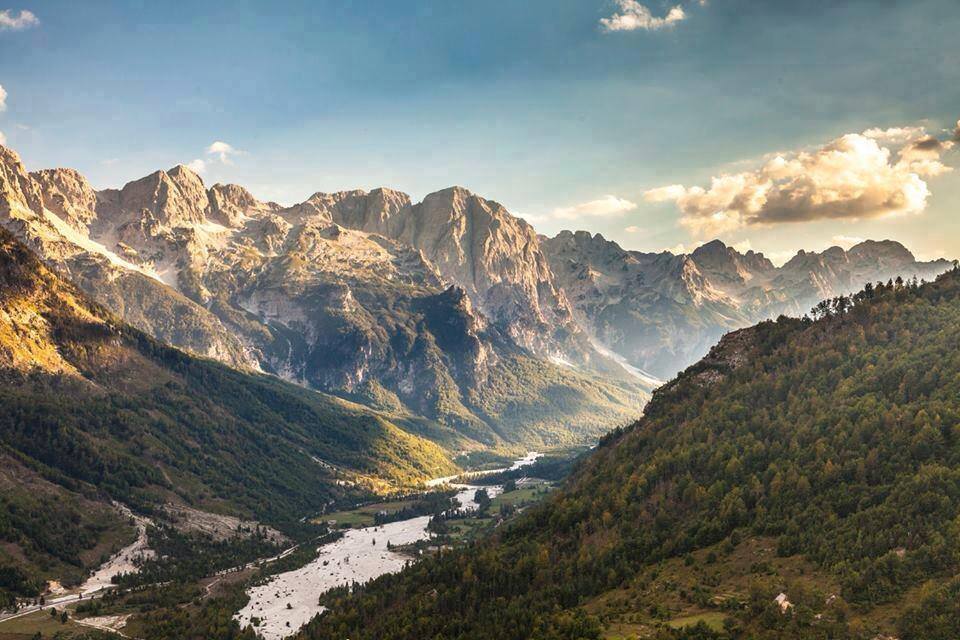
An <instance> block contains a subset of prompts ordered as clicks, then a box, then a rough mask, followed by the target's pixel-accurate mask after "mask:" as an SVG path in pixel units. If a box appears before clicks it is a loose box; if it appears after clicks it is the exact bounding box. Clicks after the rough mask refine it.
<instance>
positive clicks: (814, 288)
mask: <svg viewBox="0 0 960 640" xmlns="http://www.w3.org/2000/svg"><path fill="white" fill-rule="evenodd" d="M541 240H542V241H541V246H542V247H543V250H544V252H545V254H546V256H547V257H548V259H549V260H550V265H551V268H552V269H553V272H554V273H555V275H556V281H557V283H558V284H559V286H560V287H561V288H562V289H563V290H564V292H565V293H566V295H567V298H568V299H569V300H570V302H571V304H572V306H573V309H574V316H575V317H576V319H577V320H578V321H579V322H580V324H581V325H582V326H583V327H584V328H585V329H586V330H587V331H588V332H589V333H590V335H591V336H593V337H594V339H595V340H596V341H597V342H599V343H600V344H601V345H603V346H605V347H606V348H608V349H610V350H612V351H614V352H616V353H619V354H620V355H621V356H623V357H624V358H626V360H627V362H629V363H630V364H631V365H633V366H635V367H638V368H640V369H643V370H646V371H649V372H650V373H651V374H653V375H655V376H659V377H661V378H663V379H669V378H670V377H671V376H673V375H674V374H676V373H677V372H678V371H680V370H681V369H683V368H684V367H686V366H688V365H689V364H691V363H693V362H695V361H696V360H698V359H699V358H700V357H702V356H703V354H705V353H706V352H707V350H708V349H709V347H710V345H712V344H714V343H715V342H716V341H717V340H718V339H719V338H720V336H722V335H723V334H724V333H726V332H727V331H731V330H733V329H739V328H742V327H745V326H749V325H750V324H753V323H755V322H759V321H761V320H768V319H772V318H776V317H777V316H779V315H781V314H786V315H790V316H795V317H799V316H802V315H803V314H805V313H807V311H809V309H810V308H811V307H812V306H813V305H815V304H817V303H818V302H819V301H820V300H823V299H826V298H832V297H835V296H839V295H843V294H847V295H849V294H851V293H853V292H854V291H857V290H859V289H860V288H861V287H863V285H864V284H866V283H867V282H877V281H884V282H886V281H887V280H889V279H893V278H896V277H898V276H899V277H902V278H903V279H906V280H908V279H911V278H913V277H918V278H922V279H926V280H932V279H933V278H935V277H936V276H937V275H938V274H940V273H942V272H944V271H946V270H947V269H949V268H950V263H949V262H948V261H946V260H935V261H932V262H920V261H918V260H917V259H916V258H915V257H914V256H913V254H911V253H910V252H909V251H908V250H907V249H906V248H905V247H904V246H903V245H901V244H899V243H897V242H893V241H890V240H886V241H882V242H874V241H870V240H868V241H865V242H861V243H860V244H857V245H855V246H854V247H852V248H850V249H849V250H847V251H844V250H843V249H841V248H840V247H831V248H829V249H827V250H825V251H823V252H820V253H816V252H805V251H800V252H798V253H797V255H796V256H794V257H793V258H792V259H791V260H789V261H788V262H787V263H786V264H784V265H783V266H782V267H779V268H778V267H775V266H774V265H773V264H772V263H771V262H770V261H769V260H768V259H767V258H765V257H764V256H763V254H761V253H756V252H754V251H747V252H746V253H745V254H743V253H740V252H738V251H737V250H735V249H733V248H732V247H728V246H726V245H724V244H723V243H722V242H720V241H719V240H714V241H712V242H708V243H706V244H704V245H702V246H700V247H698V248H697V249H695V250H694V251H693V252H692V253H690V254H689V255H674V254H671V253H669V252H662V253H642V252H639V251H627V250H625V249H623V248H621V247H620V246H619V245H618V244H616V243H615V242H611V241H609V240H606V239H605V238H604V237H603V236H601V235H600V234H596V235H592V234H590V233H589V232H586V231H577V232H576V233H572V232H569V231H563V232H561V233H559V234H558V235H557V236H556V237H554V238H549V239H548V238H542V239H541Z"/></svg>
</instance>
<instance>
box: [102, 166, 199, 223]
mask: <svg viewBox="0 0 960 640" xmlns="http://www.w3.org/2000/svg"><path fill="white" fill-rule="evenodd" d="M104 196H105V197H101V199H100V203H101V207H99V208H98V210H97V213H98V215H101V214H102V215H103V216H106V217H108V218H110V219H112V220H113V221H116V222H120V221H127V220H131V219H134V220H135V219H139V218H140V217H142V216H143V214H144V213H147V214H148V215H149V216H150V217H152V218H153V219H155V220H156V221H157V222H159V223H160V224H162V225H163V226H165V227H167V228H176V227H185V226H186V227H188V226H192V225H196V224H201V223H203V222H204V221H205V220H206V218H207V215H208V214H209V212H210V202H209V198H208V196H207V191H206V188H205V187H204V185H203V180H202V179H201V178H200V176H198V175H197V174H196V173H194V172H193V171H191V170H190V169H188V168H187V167H185V166H183V165H177V166H176V167H173V168H172V169H170V170H169V171H155V172H154V173H151V174H150V175H148V176H146V177H143V178H140V179H139V180H134V181H133V182H128V183H127V184H126V185H124V187H123V188H122V189H121V190H120V191H119V192H112V191H111V192H106V193H105V194H104Z"/></svg>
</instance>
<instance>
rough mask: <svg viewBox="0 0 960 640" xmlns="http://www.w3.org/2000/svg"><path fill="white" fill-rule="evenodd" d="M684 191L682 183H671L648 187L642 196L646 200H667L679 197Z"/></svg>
mask: <svg viewBox="0 0 960 640" xmlns="http://www.w3.org/2000/svg"><path fill="white" fill-rule="evenodd" d="M686 191H687V190H686V189H685V188H684V186H683V185H682V184H671V185H667V186H666V187H657V188H656V189H650V190H649V191H647V192H646V193H644V194H643V198H644V200H646V201H647V202H669V201H671V200H676V199H677V198H680V197H681V196H683V194H684V193H686Z"/></svg>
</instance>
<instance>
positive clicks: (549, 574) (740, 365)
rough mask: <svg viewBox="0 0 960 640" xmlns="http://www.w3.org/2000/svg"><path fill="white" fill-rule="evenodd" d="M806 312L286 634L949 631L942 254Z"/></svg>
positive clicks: (958, 570)
mask: <svg viewBox="0 0 960 640" xmlns="http://www.w3.org/2000/svg"><path fill="white" fill-rule="evenodd" d="M820 315H822V316H823V317H820V318H819V319H817V320H816V321H810V320H791V319H786V318H782V319H780V320H778V321H777V322H765V323H762V324H760V325H757V326H755V327H753V328H750V329H745V330H741V331H737V332H734V333H731V334H729V335H727V336H726V337H725V338H724V339H723V340H722V341H721V342H720V343H719V344H718V345H717V346H716V347H715V348H714V349H713V350H712V351H711V353H710V355H709V356H708V357H706V358H704V359H703V360H702V361H701V362H699V363H698V364H696V365H694V366H693V367H690V368H689V369H688V370H686V371H685V372H684V373H683V374H682V375H681V376H679V377H678V378H677V379H676V380H675V381H674V382H672V383H670V384H668V385H666V386H665V387H663V388H661V389H660V390H658V391H657V392H656V393H655V395H654V398H653V400H652V401H651V403H650V405H649V406H648V409H647V411H646V414H645V417H644V418H643V419H641V420H640V421H639V422H637V423H636V424H634V425H633V426H632V427H630V428H628V429H626V430H625V431H623V432H621V433H618V434H615V435H613V436H612V437H610V438H608V439H607V440H606V441H605V442H604V443H602V444H601V446H600V447H598V449H597V450H596V452H595V453H594V454H593V455H591V456H590V457H589V458H588V459H587V460H586V461H585V462H584V463H583V464H581V465H580V467H579V468H578V470H577V471H576V472H575V474H574V476H573V477H572V478H571V479H570V480H569V481H568V483H567V486H566V487H565V488H564V489H563V490H561V491H560V492H558V493H557V494H556V495H554V496H553V498H552V499H550V500H548V501H547V503H546V504H544V505H543V506H542V507H540V508H537V509H536V510H534V511H533V512H531V513H529V514H527V515H525V516H524V517H522V518H521V519H520V520H519V521H518V522H517V524H516V525H515V526H512V527H508V528H507V529H506V530H505V531H501V532H499V533H498V534H497V535H495V536H494V537H493V538H492V539H490V540H487V541H485V542H482V543H480V544H478V545H477V546H475V547H472V548H470V549H467V550H464V551H462V552H455V553H451V554H446V555H445V557H444V558H442V559H441V560H439V561H428V562H423V563H420V564H418V565H415V566H414V567H413V568H412V569H410V570H408V571H406V572H404V573H403V574H400V575H397V576H388V577H384V578H381V579H379V580H377V581H375V582H374V583H373V584H372V585H370V586H369V587H367V588H366V589H364V590H362V591H361V592H360V593H359V595H358V596H356V597H353V598H351V597H347V596H343V597H336V598H333V601H332V603H331V606H332V611H331V613H328V614H327V615H325V616H324V617H322V618H320V619H318V620H316V621H314V622H313V623H312V624H311V625H310V627H309V628H308V629H307V630H306V631H305V632H304V633H303V637H307V638H332V637H347V636H349V637H352V638H418V637H420V638H422V637H444V638H460V637H462V638H467V637H469V638H473V639H482V638H501V639H502V638H516V639H518V640H519V639H520V638H592V637H599V636H600V634H601V633H610V634H611V637H622V634H627V635H628V636H629V635H638V636H641V637H651V636H658V637H661V636H662V637H689V638H694V637H696V638H714V637H715V638H720V637H735V638H746V637H751V638H771V639H772V638H787V637H789V638H828V637H829V638H874V637H877V636H878V634H882V635H894V634H896V635H897V636H898V637H901V638H903V639H904V640H919V639H921V638H923V639H929V638H947V637H951V635H950V634H951V633H955V631H956V629H957V626H956V625H957V624H960V616H958V614H957V610H956V607H955V606H953V605H951V604H949V603H950V598H951V597H953V596H952V594H955V593H956V590H957V586H956V585H957V584H958V583H960V535H958V534H960V529H958V527H960V439H958V435H960V434H958V431H957V428H958V427H957V425H958V424H960V400H958V398H960V349H958V347H960V271H957V270H954V271H951V272H950V273H948V274H946V275H944V276H941V277H940V278H939V279H938V280H937V281H936V282H935V283H931V284H927V285H924V286H922V287H913V286H910V285H904V286H901V285H891V286H889V287H888V286H882V287H870V288H868V289H865V290H864V291H863V292H862V293H860V294H858V295H857V296H856V297H855V298H854V299H849V298H843V299H839V300H835V301H834V302H833V303H832V304H831V305H827V306H825V307H823V308H821V311H820ZM780 594H783V597H782V598H780V599H779V600H777V598H778V597H779V596H780ZM724 618H729V622H725V623H724V625H723V626H721V625H720V624H719V622H720V620H723V619H724ZM694 620H708V621H711V622H712V623H713V624H714V625H715V626H714V629H713V630H711V629H709V628H703V627H701V628H699V629H695V630H688V631H673V630H671V626H682V625H683V624H685V623H687V622H688V621H694ZM691 624H692V622H691ZM618 634H620V635H618Z"/></svg>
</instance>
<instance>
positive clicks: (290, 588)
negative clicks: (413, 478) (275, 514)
mask: <svg viewBox="0 0 960 640" xmlns="http://www.w3.org/2000/svg"><path fill="white" fill-rule="evenodd" d="M538 457H539V454H537V453H530V454H527V455H526V456H524V457H523V458H521V459H519V460H517V461H516V462H514V464H513V465H512V466H510V467H506V468H504V469H494V470H489V471H485V472H482V473H483V475H487V474H490V473H496V472H498V471H505V470H508V469H519V468H521V467H523V466H526V465H529V464H532V463H533V462H534V461H535V460H536V459H537V458H538ZM457 477H458V476H451V477H446V478H437V479H435V480H432V481H431V482H429V483H428V486H438V485H442V484H450V483H451V481H452V480H454V479H456V478H457ZM451 486H453V487H455V488H456V489H458V490H459V493H457V496H456V498H457V501H458V502H459V503H460V506H461V508H463V509H467V510H471V509H475V508H476V507H477V503H476V502H475V501H474V499H473V497H474V494H475V493H476V490H477V489H480V488H481V487H476V486H472V485H465V484H454V485H451ZM482 488H484V489H486V490H487V492H488V494H489V495H490V497H491V498H492V497H494V496H496V495H497V494H499V493H500V492H501V491H502V487H500V486H496V485H494V486H486V487H482ZM429 522H430V516H419V517H416V518H410V519H408V520H401V521H398V522H391V523H388V524H385V525H381V526H376V527H365V528H362V529H348V530H346V531H345V533H344V536H343V537H342V538H341V539H339V540H337V541H335V542H331V543H330V544H327V545H324V546H323V547H320V550H319V555H318V556H317V558H316V559H314V560H313V561H312V562H310V563H308V564H306V565H304V566H303V567H301V568H299V569H295V570H294V571H288V572H286V573H281V574H278V575H276V576H274V577H273V578H271V579H270V581H269V582H267V583H266V584H263V585H260V586H257V587H252V588H250V589H249V590H248V591H247V594H248V595H249V596H250V602H249V603H247V606H245V607H244V608H243V609H241V610H240V611H239V612H238V613H237V614H236V615H235V616H234V618H235V619H236V620H237V621H238V622H239V623H240V626H241V627H245V626H246V625H248V624H252V620H253V618H258V619H259V620H260V624H259V625H258V626H256V627H255V629H256V631H257V633H258V634H259V635H260V637H262V638H263V639H264V640H281V638H285V637H287V636H290V635H292V634H294V633H296V631H297V630H298V629H299V628H300V627H302V626H303V625H305V624H306V623H307V622H309V621H310V620H311V619H313V617H314V616H315V615H317V614H318V613H320V612H321V611H323V607H322V606H320V604H319V603H318V598H319V596H320V594H321V593H323V592H325V591H327V590H329V589H332V588H333V587H337V586H341V585H348V584H352V583H354V582H357V583H364V582H367V581H369V580H372V579H374V578H376V577H378V576H381V575H383V574H385V573H393V572H396V571H400V570H401V569H403V567H404V565H405V564H406V563H408V562H410V561H411V558H410V556H408V555H404V554H401V553H397V552H394V551H388V550H387V543H388V542H389V543H390V544H391V545H405V544H412V543H414V542H417V541H418V540H426V539H428V538H429V537H430V533H429V532H428V531H427V523H429Z"/></svg>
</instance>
